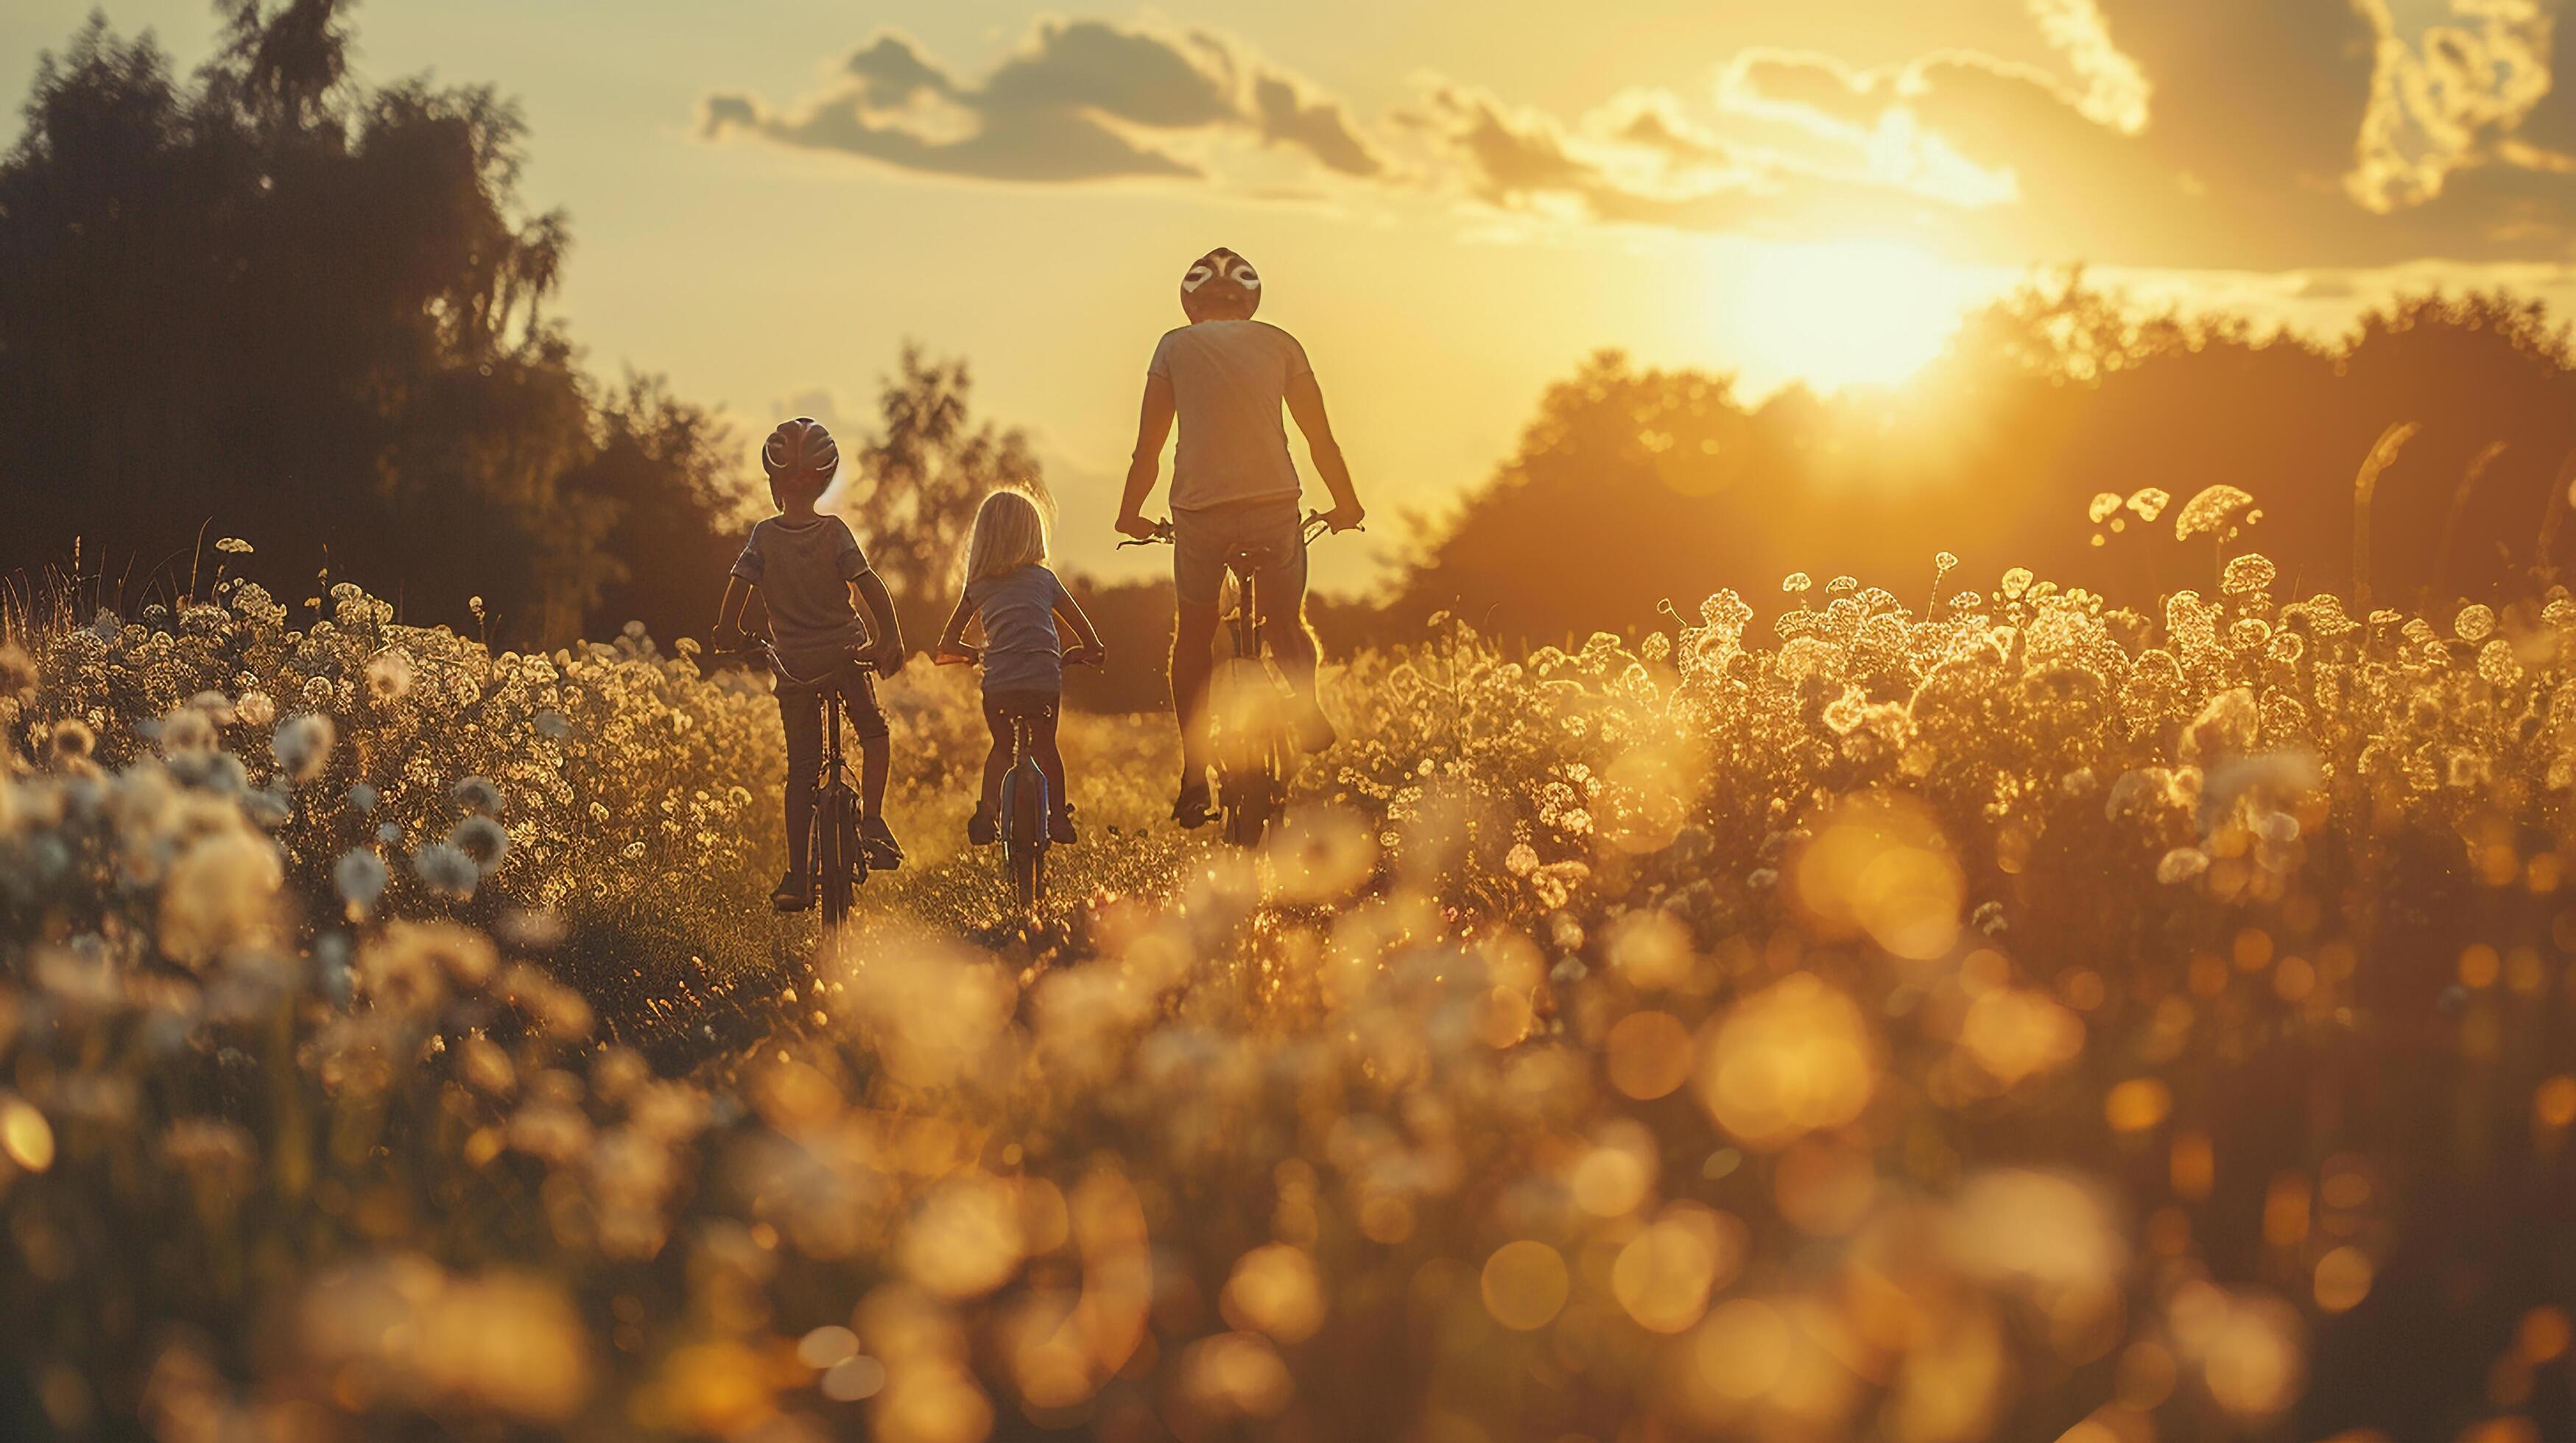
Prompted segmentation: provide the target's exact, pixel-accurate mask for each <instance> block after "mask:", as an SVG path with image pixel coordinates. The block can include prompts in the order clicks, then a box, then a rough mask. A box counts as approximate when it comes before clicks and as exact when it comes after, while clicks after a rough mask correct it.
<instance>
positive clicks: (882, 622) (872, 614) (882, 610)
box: [850, 571, 903, 676]
mask: <svg viewBox="0 0 2576 1443" xmlns="http://www.w3.org/2000/svg"><path fill="white" fill-rule="evenodd" d="M850 589H851V590H852V591H854V592H856V593H857V594H858V597H859V600H860V601H861V602H863V603H864V604H865V605H866V606H867V608H868V629H869V630H870V632H872V633H873V634H874V635H875V636H876V639H877V644H876V663H877V673H878V675H880V676H893V675H894V674H895V673H897V672H899V671H902V670H903V624H902V623H901V622H898V621H897V620H895V615H894V598H893V597H892V596H889V595H887V594H886V584H885V581H884V579H883V578H881V577H879V576H878V575H877V574H876V573H875V572H874V571H862V572H860V573H859V575H858V579H857V580H855V581H853V582H851V583H850Z"/></svg>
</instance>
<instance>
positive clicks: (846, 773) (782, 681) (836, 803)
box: [716, 640, 876, 927]
mask: <svg viewBox="0 0 2576 1443" xmlns="http://www.w3.org/2000/svg"><path fill="white" fill-rule="evenodd" d="M716 655H717V656H720V657H758V658H759V659H760V660H762V661H763V662H765V663H767V665H768V667H769V670H770V674H771V675H773V676H775V677H777V678H778V684H779V685H780V686H781V687H783V688H792V689H794V690H796V691H800V692H814V693H817V694H819V695H820V696H821V697H822V699H823V760H822V763H821V765H820V766H819V767H818V768H817V770H816V772H815V777H814V820H813V821H812V823H810V824H809V826H808V829H807V831H806V843H805V892H806V895H807V896H810V897H816V898H819V899H821V903H820V905H821V907H822V910H823V925H824V926H826V927H838V926H840V925H841V923H842V922H844V921H846V920H848V918H849V915H850V906H851V903H852V901H853V900H854V899H853V895H852V894H853V893H854V891H855V890H856V889H857V888H858V886H859V885H860V884H861V883H863V882H865V881H867V879H868V854H867V848H865V847H864V846H862V845H861V844H860V842H859V790H858V788H857V787H854V786H852V785H851V784H850V769H849V767H848V766H847V765H846V764H844V762H843V761H842V758H841V722H842V720H843V717H844V715H845V713H844V709H843V706H842V703H841V685H840V684H841V683H842V682H843V681H844V680H846V679H847V678H848V677H849V676H851V675H853V674H864V673H868V672H873V671H875V670H876V663H875V662H872V661H870V660H868V659H867V658H865V657H860V656H853V657H851V658H850V659H848V660H847V661H844V662H842V663H841V664H840V665H839V666H837V667H833V668H832V669H830V670H828V671H826V672H824V673H823V674H822V675H821V676H810V677H808V676H798V675H797V674H796V673H794V672H792V671H790V670H788V669H787V663H786V662H784V661H782V660H780V659H779V655H778V649H777V648H776V647H774V646H771V645H770V644H769V643H768V642H767V641H757V640H756V641H754V642H753V643H752V644H751V645H750V646H747V647H741V648H738V649H735V650H730V651H719V652H717V653H716Z"/></svg>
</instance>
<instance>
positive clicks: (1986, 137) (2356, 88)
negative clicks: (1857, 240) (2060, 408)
mask: <svg viewBox="0 0 2576 1443" xmlns="http://www.w3.org/2000/svg"><path fill="white" fill-rule="evenodd" d="M2021 4H2022V8H2023V10H2024V12H2025V14H2026V16H2027V18H2028V23H2029V24H2030V26H2031V33H2032V36H2033V38H2034V39H2035V40H2036V41H2037V42H2038V46H2037V49H2036V50H2035V51H2034V53H2035V54H2036V55H2037V56H2039V57H2040V58H2039V59H2038V60H2037V61H2036V62H2029V61H2020V60H2008V59H2004V58H2000V57H1997V56H1995V55H1991V54H1986V53H1982V52H1979V51H1975V50H1969V49H1958V48H1954V49H1946V50H1933V51H1929V52H1927V53H1924V54H1922V55H1919V56H1917V57H1916V58H1914V59H1912V60H1910V61H1907V62H1905V63H1901V64H1895V65H1886V66H1879V67H1875V68H1863V67H1857V66H1854V65H1852V64H1850V63H1848V62H1847V61H1845V60H1844V59H1842V58H1841V57H1839V56H1836V55H1833V54H1828V53H1823V52H1815V51H1798V50H1791V49H1780V48H1755V49H1747V50H1743V51H1739V52H1737V53H1735V54H1733V55H1731V56H1730V55H1715V56H1711V57H1709V61H1710V67H1709V71H1708V75H1709V79H1708V81H1707V82H1706V84H1705V85H1704V87H1703V88H1701V89H1700V90H1699V91H1698V92H1696V93H1674V92H1667V91H1654V90H1632V91H1628V92H1624V93H1619V94H1615V95H1613V96H1611V97H1610V98H1609V99H1607V100H1605V101H1604V102H1603V103H1601V104H1600V105H1598V106H1595V107H1594V108H1592V109H1590V110H1588V111H1583V112H1579V113H1566V114H1560V113H1553V112H1549V111H1545V110H1540V109H1535V108H1531V107H1528V106H1524V105H1520V104H1516V103H1514V102H1513V101H1511V100H1510V99H1507V98H1505V97H1502V96H1498V95H1496V94H1494V93H1492V92H1491V91H1489V90H1486V89H1483V88H1480V87H1478V86H1477V85H1475V84H1473V83H1472V82H1469V81H1453V80H1445V79H1437V78H1435V79H1433V80H1430V81H1427V82H1425V88H1424V91H1423V93H1422V95H1421V97H1420V99H1419V100H1418V102H1417V103H1416V104H1414V105H1412V106H1409V107H1406V108H1404V109H1402V110H1400V111H1399V112H1398V113H1397V114H1395V115H1394V116H1393V117H1391V119H1392V121H1393V122H1394V123H1393V124H1392V125H1385V126H1380V127H1377V128H1374V129H1373V128H1371V127H1369V126H1366V125H1363V124H1362V123H1360V121H1359V120H1358V119H1356V118H1355V117H1354V115H1353V114H1352V112H1351V110H1350V107H1349V106H1348V105H1346V104H1345V103H1344V102H1343V101H1341V100H1340V99H1338V98H1336V97H1335V96H1333V95H1332V94H1330V93H1328V92H1326V91H1324V90H1322V89H1319V88H1318V87H1317V86H1316V85H1314V84H1313V83H1311V82H1309V81H1308V80H1306V79H1304V78H1302V77H1299V76H1295V75H1292V74H1289V73H1287V72H1286V71H1284V70H1282V69H1281V68H1279V67H1278V66H1276V65H1275V64H1272V63H1270V62H1268V61H1267V60H1265V59H1264V58H1263V57H1262V56H1261V55H1259V54H1258V53H1257V52H1255V51H1254V50H1252V49H1250V48H1249V47H1247V46H1245V45H1243V44H1241V43H1239V42H1236V41H1233V40H1231V39H1228V38H1225V37H1221V36H1216V35H1211V34H1207V33H1203V32H1188V33H1183V32H1175V31H1167V30H1162V29H1156V28H1152V27H1147V26H1141V25H1130V24H1125V23H1120V22H1113V21H1108V20H1101V19H1053V20H1044V21H1040V22H1038V23H1037V24H1036V25H1034V26H1033V27H1032V28H1031V30H1030V31H1029V32H1028V34H1027V35H1026V36H1025V37H1024V38H1023V39H1022V41H1021V42H1020V43H1019V45H1018V46H1017V47H1016V48H1015V49H1014V50H1012V51H1011V52H1010V53H1009V54H1007V55H1005V56H1002V57H1001V58H1000V59H998V60H997V61H996V62H995V63H994V64H992V65H991V67H990V68H989V69H988V70H987V71H985V72H984V73H982V74H981V75H980V76H979V75H976V74H974V73H971V72H961V71H960V70H958V69H956V68H954V67H952V66H949V65H947V64H944V63H942V62H941V61H940V60H939V59H937V58H935V57H933V56H931V55H928V54H926V53H925V52H923V51H922V50H921V49H920V47H919V46H918V45H916V44H915V43H914V42H912V41H910V40H908V39H906V38H904V37H903V36H901V35H898V34H892V33H887V34H881V35H879V36H877V37H876V38H874V39H873V40H871V41H870V42H869V43H868V44H866V45H865V46H862V47H861V48H859V49H858V50H857V51H855V52H854V53H852V54H851V55H850V56H849V58H848V59H847V61H846V62H845V63H844V64H843V65H842V66H841V67H840V69H839V70H838V72H837V73H836V75H835V77H834V79H833V80H832V81H831V82H830V83H829V84H828V85H827V86H825V87H824V88H823V89H822V90H821V91H820V92H819V93H817V94H815V95H811V96H808V97H806V98H804V99H802V100H799V101H796V102H794V103H792V104H789V105H787V106H785V107H783V108H773V107H771V106H770V105H768V104H766V103H765V102H763V101H762V100H760V99H759V98H756V97H753V96H749V95H743V94H717V95H711V96H709V97H707V98H706V99H705V100H704V101H703V102H702V105H701V111H700V114H701V118H702V121H703V126H704V129H705V131H706V133H707V134H709V135H711V136H743V137H751V138H757V139H761V140H765V141H768V142H770V143H774V144H780V145H788V146H796V147H802V148H806V149H812V150H821V151H829V152H834V153H840V154H847V155H852V156H857V157H861V158H864V159H866V160H869V161H872V162H874V163H876V164H878V165H881V166H886V167H892V168H896V169H900V170H905V171H910V172H915V173H920V174H929V175H942V176H953V177H963V178H969V179H979V180H991V181H1010V182H1022V183H1042V184H1066V183H1078V182H1085V181H1101V180H1114V179H1120V178H1153V179H1163V180H1168V181H1172V182H1191V183H1199V184H1217V185H1222V186H1224V187H1225V188H1226V190H1227V192H1228V193H1229V194H1232V195H1234V196H1236V197H1238V198H1241V199H1245V200H1253V199H1259V198H1263V197H1280V196H1293V197H1302V198H1325V199H1329V198H1333V197H1335V196H1336V195H1340V196H1348V195H1349V194H1351V193H1352V192H1351V191H1350V190H1349V189H1348V188H1349V187H1350V185H1351V184H1352V183H1354V182H1360V183H1364V184H1365V185H1366V186H1367V187H1368V193H1369V194H1371V195H1374V196H1376V197H1377V198H1378V199H1379V201H1380V202H1381V203H1384V204H1390V205H1396V204H1401V203H1402V197H1403V196H1404V195H1405V194H1407V193H1417V194H1418V193H1426V192H1427V193H1429V194H1432V195H1437V196H1443V197H1447V198H1449V199H1451V200H1453V201H1463V202H1465V203H1467V204H1469V205H1472V206H1475V207H1479V208H1485V209H1492V210H1500V211H1505V212H1509V213H1512V214H1515V215H1522V216H1528V217H1533V218H1540V219H1544V220H1546V221H1549V222H1551V223H1560V224H1576V225H1583V224H1592V225H1619V226H1644V227H1659V228H1666V229H1675V230H1692V231H1734V232H1745V233H1751V234H1759V235H1766V236H1773V237H1779V238H1788V239H1795V238H1801V237H1818V238H1847V237H1850V236H1852V235H1854V234H1858V233H1867V234H1872V235H1888V234H1898V235H1903V236H1906V237H1910V238H1913V239H1915V240H1918V241H1921V242H1924V243H1928V244H1932V245H1934V246H1936V247H1938V248H1940V249H1942V250H1944V251H1946V252H1948V253H1949V254H1952V255H1954V256H1955V257H1957V258H1959V259H1962V260H1970V261H1980V262H1986V263H1995V264H2009V265H2021V264H2027V263H2030V262H2034V261H2068V260H2087V261H2093V262H2097V263H2100V264H2104V265H2109V266H2118V267H2141V268H2179V269H2238V270H2273V271H2285V272H2286V271H2317V270H2335V269H2368V268H2384V267H2389V266H2395V265H2401V264H2405V263H2409V262H2414V261H2448V262H2494V261H2506V260H2517V261H2539V262H2551V261H2560V260H2565V259H2568V258H2571V257H2576V0H2021ZM2428 5H2431V6H2434V7H2437V8H2441V9H2442V10H2443V11H2444V12H2445V13H2444V15H2443V17H2442V18H2441V19H2440V20H2439V21H2438V23H2432V24H2412V25H2411V26H2408V25H2401V24H2400V23H2399V22H2398V20H2397V19H2396V18H2395V16H2396V14H2399V13H2404V14H2408V15H2420V14H2421V13H2422V12H2423V11H2424V10H2425V9H2426V8H2427V6H2428ZM1256 150H1261V151H1269V152H1272V153H1274V154H1275V155H1279V156H1284V157H1288V158H1290V160H1291V162H1292V163H1291V164H1290V165H1289V166H1288V167H1287V168H1286V170H1285V172H1283V171H1282V168H1281V167H1280V166H1278V165H1276V164H1273V165H1269V166H1261V167H1253V168H1252V169H1251V170H1249V171H1248V170H1247V169H1246V159H1245V157H1246V155H1247V153H1249V152H1252V151H1256Z"/></svg>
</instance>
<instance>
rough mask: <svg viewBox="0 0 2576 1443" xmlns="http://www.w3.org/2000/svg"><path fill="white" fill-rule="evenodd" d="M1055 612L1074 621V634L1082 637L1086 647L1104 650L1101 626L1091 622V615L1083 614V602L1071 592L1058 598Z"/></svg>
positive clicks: (1067, 619)
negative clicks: (1101, 641) (1076, 598)
mask: <svg viewBox="0 0 2576 1443" xmlns="http://www.w3.org/2000/svg"><path fill="white" fill-rule="evenodd" d="M1055 614H1056V615H1058V616H1061V617H1063V618H1064V619H1065V620H1066V621H1069V622H1071V623H1073V634H1074V635H1075V636H1076V637H1079V638H1080V639H1081V641H1082V644H1083V645H1084V646H1085V647H1088V648H1089V649H1091V650H1093V651H1100V650H1103V648H1102V646H1101V645H1100V630H1099V628H1097V627H1095V626H1093V625H1092V624H1091V618H1090V617H1088V616H1085V615H1083V614H1082V603H1081V602H1078V601H1076V600H1074V599H1073V596H1072V594H1071V593H1069V592H1068V593H1066V594H1064V595H1062V596H1059V597H1057V598H1056V603H1055Z"/></svg>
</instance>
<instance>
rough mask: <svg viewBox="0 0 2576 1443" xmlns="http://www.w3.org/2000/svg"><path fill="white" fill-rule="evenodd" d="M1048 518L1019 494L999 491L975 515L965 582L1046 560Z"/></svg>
mask: <svg viewBox="0 0 2576 1443" xmlns="http://www.w3.org/2000/svg"><path fill="white" fill-rule="evenodd" d="M1046 554H1047V547H1046V518H1045V517H1044V516H1042V515H1040V514H1038V504H1037V503H1036V502H1035V501H1032V500H1030V499H1029V498H1028V497H1027V496H1026V495H1024V494H1022V493H1021V492H1017V491H996V492H994V493H993V494H992V495H990V496H987V497H985V498H984V504H983V506H981V507H980V508H978V509H977V510H976V512H975V534H974V537H973V539H971V540H969V541H968V542H967V543H966V579H967V580H968V581H970V582H975V581H981V580H983V579H984V578H986V577H988V576H1002V575H1005V574H1007V573H1010V572H1013V571H1017V570H1019V569H1020V568H1021V567H1023V566H1034V565H1036V564H1038V563H1039V562H1041V561H1044V560H1046Z"/></svg>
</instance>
